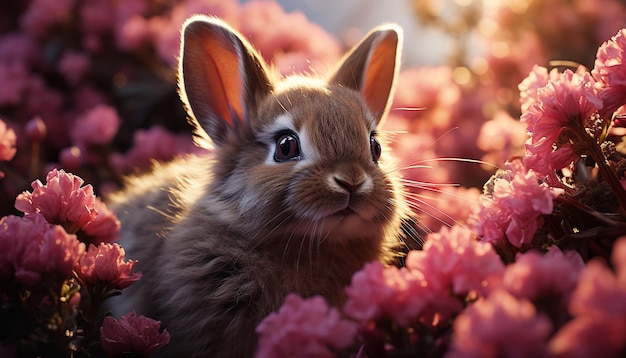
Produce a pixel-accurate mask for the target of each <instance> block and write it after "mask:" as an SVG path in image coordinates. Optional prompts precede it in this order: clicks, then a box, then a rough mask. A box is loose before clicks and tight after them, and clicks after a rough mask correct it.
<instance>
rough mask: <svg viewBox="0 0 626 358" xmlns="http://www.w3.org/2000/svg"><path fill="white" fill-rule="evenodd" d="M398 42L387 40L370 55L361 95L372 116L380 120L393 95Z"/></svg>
mask: <svg viewBox="0 0 626 358" xmlns="http://www.w3.org/2000/svg"><path fill="white" fill-rule="evenodd" d="M396 48H397V41H395V39H394V40H391V39H388V38H385V39H383V40H382V41H379V43H378V44H376V46H375V47H373V49H372V51H371V52H370V54H369V58H368V63H367V65H366V69H367V70H366V73H365V74H364V78H363V80H362V81H363V82H362V83H361V93H362V94H363V97H365V102H366V103H367V106H368V107H369V109H370V111H371V112H372V114H373V115H374V116H375V117H377V118H379V117H380V116H382V115H383V113H384V112H385V110H386V109H387V104H388V102H389V101H390V99H391V96H392V95H393V93H391V91H392V87H393V82H394V79H395V66H396V64H395V62H396V56H395V54H396Z"/></svg>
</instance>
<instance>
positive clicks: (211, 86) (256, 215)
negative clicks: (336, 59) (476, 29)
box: [179, 16, 406, 253]
mask: <svg viewBox="0 0 626 358" xmlns="http://www.w3.org/2000/svg"><path fill="white" fill-rule="evenodd" d="M401 36H402V34H401V31H400V29H399V28H398V27H396V26H394V25H383V26H380V27H378V28H376V29H374V30H373V31H371V32H370V33H369V34H368V35H367V36H366V37H365V38H364V39H363V40H362V41H361V42H360V43H359V44H358V45H357V46H355V48H354V49H353V50H352V51H350V52H349V53H348V54H347V55H346V56H345V57H344V58H343V60H342V61H341V62H340V63H339V65H338V66H337V68H336V69H335V71H334V72H332V75H331V76H329V78H327V79H315V78H311V77H299V76H298V77H288V78H285V79H277V77H275V76H274V75H273V74H272V72H271V71H270V70H269V69H268V66H267V64H266V63H265V62H264V60H263V59H262V58H261V57H260V56H259V54H258V53H257V52H256V51H255V50H254V49H253V48H252V47H251V46H250V45H249V44H248V42H247V41H246V40H245V39H244V38H243V37H242V36H241V35H240V34H238V33H237V32H236V31H235V30H233V29H232V28H231V27H229V26H228V25H227V24H225V23H224V22H222V21H220V20H218V19H214V18H208V17H203V16H196V17H193V18H191V19H189V20H188V21H187V22H186V24H185V26H184V28H183V43H182V46H181V54H180V68H179V78H180V92H181V97H182V99H183V101H184V103H185V104H186V106H187V109H188V112H189V115H190V116H191V117H192V118H193V121H194V122H195V124H196V127H197V132H198V133H199V134H200V135H205V134H207V135H208V136H209V137H210V139H211V141H212V142H213V144H214V149H213V150H214V155H215V162H214V163H212V164H211V170H212V175H213V179H212V182H211V187H210V188H209V190H208V193H207V194H206V197H205V198H204V199H203V200H202V205H203V206H205V207H206V208H207V210H208V211H209V212H211V213H215V215H217V220H219V221H221V222H224V223H227V224H229V226H230V227H232V228H233V230H239V231H240V232H241V234H242V235H244V236H245V237H249V238H250V240H256V241H257V243H258V244H262V245H269V246H272V245H275V247H276V250H279V251H280V252H283V251H284V252H285V253H286V252H288V251H289V250H290V249H291V248H293V249H294V250H296V251H297V250H298V249H299V248H301V247H302V245H304V244H306V245H308V244H311V243H313V244H315V245H320V244H321V243H324V242H326V243H330V244H333V243H334V244H339V245H341V244H349V245H355V244H357V245H358V244H359V242H362V243H365V242H367V243H369V245H374V246H375V245H378V246H381V243H382V241H383V240H387V241H394V240H396V239H395V238H396V237H397V236H398V231H399V230H400V217H401V215H402V212H403V211H404V210H406V204H405V203H404V201H403V195H402V193H401V186H400V185H399V183H398V178H397V171H396V170H395V169H394V168H393V165H391V166H390V165H389V162H390V160H391V158H390V156H389V155H388V153H384V150H383V149H382V147H381V138H379V134H378V133H377V128H378V127H379V126H380V124H381V121H382V120H383V118H384V116H385V114H386V112H387V111H388V109H389V105H390V100H391V96H392V92H393V88H394V82H395V79H396V76H397V72H398V67H399V47H400V44H401ZM200 189H201V188H199V190H200Z"/></svg>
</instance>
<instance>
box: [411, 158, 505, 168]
mask: <svg viewBox="0 0 626 358" xmlns="http://www.w3.org/2000/svg"><path fill="white" fill-rule="evenodd" d="M428 162H461V163H473V164H482V165H487V166H490V167H492V168H494V169H502V168H500V167H499V166H497V165H495V164H493V163H489V162H486V161H484V160H480V159H470V158H430V159H422V160H419V161H418V162H417V163H428ZM408 168H410V167H408Z"/></svg>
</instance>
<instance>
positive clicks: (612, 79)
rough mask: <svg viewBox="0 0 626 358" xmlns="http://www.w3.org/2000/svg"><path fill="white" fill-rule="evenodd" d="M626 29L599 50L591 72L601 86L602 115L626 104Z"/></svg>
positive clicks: (606, 115) (605, 116) (607, 116)
mask: <svg viewBox="0 0 626 358" xmlns="http://www.w3.org/2000/svg"><path fill="white" fill-rule="evenodd" d="M625 49H626V29H622V30H620V31H619V32H618V33H617V34H616V35H615V36H613V37H612V38H611V39H610V40H609V41H606V42H605V43H603V44H602V46H600V48H598V52H597V54H596V61H595V65H594V68H593V71H592V72H591V73H592V75H593V77H594V78H595V79H596V80H597V81H598V83H599V84H600V86H601V89H600V92H599V94H598V95H599V97H600V98H601V99H602V101H603V102H604V108H602V111H601V115H602V117H603V118H610V117H611V114H612V113H613V112H614V111H615V110H617V109H618V108H619V107H620V106H622V105H623V104H626V61H625V57H624V56H625V54H624V50H625Z"/></svg>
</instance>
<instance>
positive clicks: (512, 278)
mask: <svg viewBox="0 0 626 358" xmlns="http://www.w3.org/2000/svg"><path fill="white" fill-rule="evenodd" d="M584 265H585V263H584V262H583V260H582V258H581V257H580V255H579V254H578V253H577V252H576V251H568V252H566V253H563V252H561V250H559V248H558V247H557V246H552V247H550V249H549V250H548V252H547V253H546V254H545V255H542V254H540V253H538V252H528V253H525V254H518V257H517V260H516V262H515V263H514V264H512V265H509V266H508V267H507V268H506V271H505V273H504V277H503V280H502V287H504V288H505V289H506V290H508V291H509V292H510V293H511V294H513V295H514V296H515V297H517V298H525V299H528V300H530V301H531V302H533V303H534V304H535V305H536V306H537V309H538V310H541V311H543V312H545V313H546V314H548V315H550V317H551V318H552V319H553V320H554V321H555V323H563V322H564V321H565V320H567V318H568V317H567V316H568V315H567V311H566V307H567V305H568V304H569V302H570V297H571V295H572V293H573V292H574V289H575V288H576V285H577V283H578V278H579V276H580V273H581V271H582V269H583V267H584Z"/></svg>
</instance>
